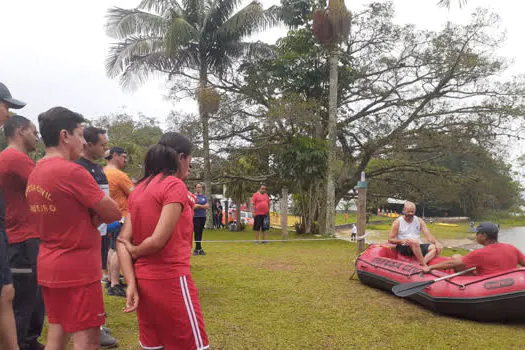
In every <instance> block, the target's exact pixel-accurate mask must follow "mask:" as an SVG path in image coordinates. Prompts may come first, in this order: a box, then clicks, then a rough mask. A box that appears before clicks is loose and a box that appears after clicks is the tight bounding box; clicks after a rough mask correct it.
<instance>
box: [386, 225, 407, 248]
mask: <svg viewBox="0 0 525 350" xmlns="http://www.w3.org/2000/svg"><path fill="white" fill-rule="evenodd" d="M398 233H399V220H395V221H394V223H393V224H392V228H391V229H390V233H389V234H388V243H392V244H404V245H406V244H405V243H406V242H404V240H401V239H397V238H396V237H397V234H398Z"/></svg>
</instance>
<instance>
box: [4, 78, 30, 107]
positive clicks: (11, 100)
mask: <svg viewBox="0 0 525 350" xmlns="http://www.w3.org/2000/svg"><path fill="white" fill-rule="evenodd" d="M0 101H3V102H6V103H7V105H8V106H9V108H14V109H20V108H22V107H24V106H25V105H26V103H25V102H22V101H19V100H17V99H14V98H13V96H11V92H9V89H8V88H7V86H5V84H3V83H0Z"/></svg>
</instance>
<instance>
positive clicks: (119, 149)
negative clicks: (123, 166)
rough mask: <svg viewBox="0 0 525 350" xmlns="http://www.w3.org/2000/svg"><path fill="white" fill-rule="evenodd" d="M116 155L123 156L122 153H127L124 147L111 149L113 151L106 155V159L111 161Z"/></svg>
mask: <svg viewBox="0 0 525 350" xmlns="http://www.w3.org/2000/svg"><path fill="white" fill-rule="evenodd" d="M115 153H116V154H118V155H121V154H122V153H126V151H125V150H124V148H122V147H111V149H110V150H109V152H108V153H107V155H106V159H107V160H110V159H111V158H112V157H113V155H114V154H115Z"/></svg>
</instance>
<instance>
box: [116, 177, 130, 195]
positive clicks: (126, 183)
mask: <svg viewBox="0 0 525 350" xmlns="http://www.w3.org/2000/svg"><path fill="white" fill-rule="evenodd" d="M118 184H119V187H120V188H121V189H122V192H124V193H125V194H126V197H129V195H130V193H131V192H132V191H133V188H134V186H133V182H132V181H131V179H130V178H129V176H128V175H126V174H125V173H124V174H122V176H121V178H120V181H119V183H118Z"/></svg>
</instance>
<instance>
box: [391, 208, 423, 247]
mask: <svg viewBox="0 0 525 350" xmlns="http://www.w3.org/2000/svg"><path fill="white" fill-rule="evenodd" d="M397 220H399V232H398V233H397V239H417V240H418V241H419V242H420V243H421V238H420V235H419V232H420V231H421V224H420V222H419V218H418V217H417V216H415V215H414V219H413V220H412V222H411V223H408V222H406V221H405V218H404V217H403V216H400V217H399V219H397Z"/></svg>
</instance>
